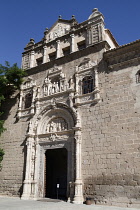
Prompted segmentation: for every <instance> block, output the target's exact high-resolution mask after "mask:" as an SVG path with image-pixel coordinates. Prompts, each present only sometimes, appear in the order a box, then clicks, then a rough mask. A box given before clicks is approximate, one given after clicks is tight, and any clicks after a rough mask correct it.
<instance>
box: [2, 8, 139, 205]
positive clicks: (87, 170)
mask: <svg viewBox="0 0 140 210" xmlns="http://www.w3.org/2000/svg"><path fill="white" fill-rule="evenodd" d="M22 68H23V69H25V70H26V72H27V74H28V76H27V77H26V78H25V80H24V83H23V84H22V86H21V91H20V93H15V94H14V95H13V96H12V98H11V99H10V100H9V103H7V104H6V105H5V106H6V112H5V115H4V119H5V127H6V128H7V130H6V131H5V132H4V133H3V134H2V136H1V139H0V141H1V146H2V148H4V151H5V155H4V160H3V162H2V165H3V167H2V170H1V171H0V193H1V194H8V195H14V196H21V198H22V199H40V198H43V197H50V198H56V197H58V198H60V199H64V200H67V201H68V202H74V203H77V204H80V203H83V202H84V201H85V200H86V198H91V199H92V201H93V202H94V203H95V204H108V205H118V206H127V207H140V164H139V162H140V41H139V40H137V41H135V42H132V43H129V44H127V45H124V46H119V45H118V43H117V42H116V40H115V39H114V37H113V35H112V34H111V32H110V31H109V30H108V29H106V28H105V26H104V17H103V15H102V14H101V13H100V12H99V11H98V9H97V8H95V9H94V10H93V12H92V14H91V15H90V16H89V18H88V19H87V20H86V21H84V22H83V23H78V22H77V20H76V19H75V17H74V16H72V18H71V19H70V20H64V19H62V17H61V16H60V17H59V19H58V20H57V21H56V23H55V24H54V25H53V26H52V27H51V28H50V29H48V28H46V30H45V32H44V37H43V39H42V40H41V41H40V42H38V43H35V41H34V39H30V42H29V43H28V44H27V45H26V47H25V48H24V52H23V56H22Z"/></svg>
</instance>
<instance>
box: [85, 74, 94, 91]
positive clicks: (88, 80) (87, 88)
mask: <svg viewBox="0 0 140 210" xmlns="http://www.w3.org/2000/svg"><path fill="white" fill-rule="evenodd" d="M93 88H94V87H93V78H92V76H87V77H84V78H83V81H82V93H83V94H86V93H91V92H92V91H93Z"/></svg>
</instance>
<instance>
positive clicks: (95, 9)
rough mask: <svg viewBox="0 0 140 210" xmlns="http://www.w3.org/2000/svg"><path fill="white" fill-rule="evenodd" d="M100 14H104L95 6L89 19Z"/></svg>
mask: <svg viewBox="0 0 140 210" xmlns="http://www.w3.org/2000/svg"><path fill="white" fill-rule="evenodd" d="M98 15H102V13H101V12H99V10H98V8H94V9H93V10H92V14H91V15H90V16H89V18H88V20H89V19H92V18H94V17H96V16H98ZM102 16H103V15H102Z"/></svg>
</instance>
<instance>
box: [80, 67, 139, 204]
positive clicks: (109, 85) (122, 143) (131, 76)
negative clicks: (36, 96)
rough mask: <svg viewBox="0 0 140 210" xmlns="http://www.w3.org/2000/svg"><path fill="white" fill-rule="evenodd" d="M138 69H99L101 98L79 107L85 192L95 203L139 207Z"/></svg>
mask: <svg viewBox="0 0 140 210" xmlns="http://www.w3.org/2000/svg"><path fill="white" fill-rule="evenodd" d="M138 69H139V67H138V66H137V67H127V68H124V69H119V70H117V71H113V70H112V71H110V72H108V69H106V71H101V69H100V71H101V72H100V73H99V83H100V87H99V88H100V90H101V102H100V103H99V104H97V105H95V106H92V105H91V106H88V107H87V106H85V107H82V108H81V110H82V111H81V115H82V133H83V143H82V155H83V156H82V157H83V160H82V169H83V180H84V195H85V197H88V196H89V197H91V198H92V199H93V200H94V201H95V203H103V204H105V203H107V204H109V205H110V204H111V205H120V206H123V205H124V206H128V207H140V167H139V161H140V141H139V137H140V121H139V119H140V111H139V106H138V105H137V106H136V101H138V99H136V93H137V95H139V94H138V88H139V85H138V86H137V87H136V80H135V74H136V72H137V71H138ZM134 91H135V92H134ZM137 97H138V96H137Z"/></svg>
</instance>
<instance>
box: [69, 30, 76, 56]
mask: <svg viewBox="0 0 140 210" xmlns="http://www.w3.org/2000/svg"><path fill="white" fill-rule="evenodd" d="M70 36H71V45H70V52H71V53H73V52H75V38H74V34H71V35H70Z"/></svg>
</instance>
